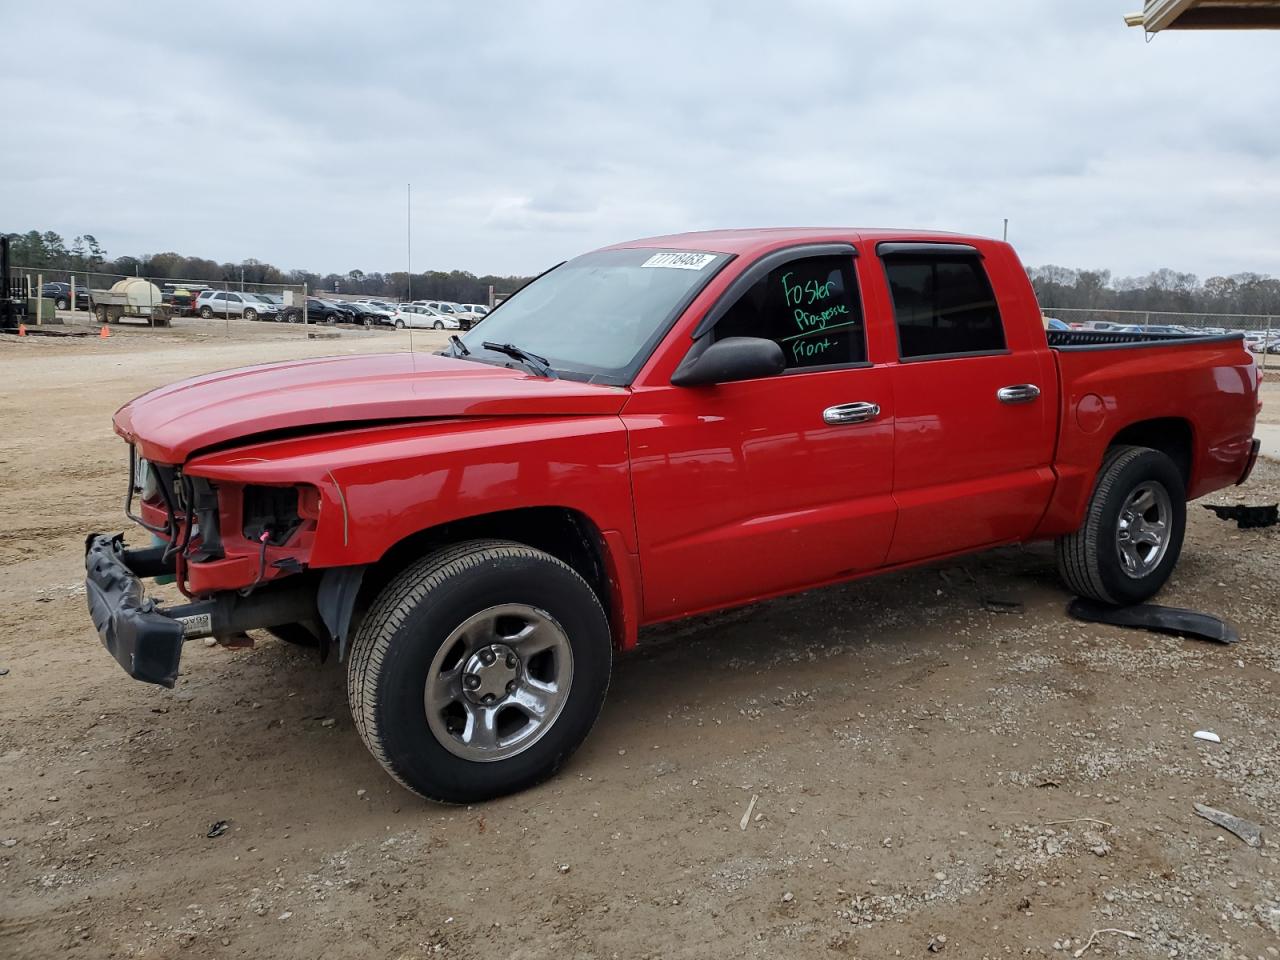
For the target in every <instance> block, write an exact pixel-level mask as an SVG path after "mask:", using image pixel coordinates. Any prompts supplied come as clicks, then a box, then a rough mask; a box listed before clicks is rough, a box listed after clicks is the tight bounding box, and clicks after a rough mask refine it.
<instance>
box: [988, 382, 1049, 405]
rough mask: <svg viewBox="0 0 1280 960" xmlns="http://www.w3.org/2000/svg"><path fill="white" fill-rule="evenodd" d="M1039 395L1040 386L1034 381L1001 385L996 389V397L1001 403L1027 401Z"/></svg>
mask: <svg viewBox="0 0 1280 960" xmlns="http://www.w3.org/2000/svg"><path fill="white" fill-rule="evenodd" d="M1038 396H1040V388H1039V387H1037V386H1036V385H1035V384H1034V383H1018V384H1014V385H1013V386H1012V387H1001V388H1000V389H999V390H997V391H996V399H998V400H999V401H1000V402H1001V403H1027V402H1028V401H1031V400H1034V399H1035V398H1036V397H1038Z"/></svg>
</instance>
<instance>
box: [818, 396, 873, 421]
mask: <svg viewBox="0 0 1280 960" xmlns="http://www.w3.org/2000/svg"><path fill="white" fill-rule="evenodd" d="M878 416H880V404H878V403H867V402H866V401H859V402H858V403H841V404H838V405H837V406H834V407H827V409H825V410H823V411H822V419H823V421H824V422H826V423H829V424H831V425H832V426H838V425H840V424H844V423H866V422H867V421H868V420H874V419H875V418H876V417H878Z"/></svg>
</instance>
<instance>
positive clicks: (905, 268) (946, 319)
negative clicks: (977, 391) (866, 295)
mask: <svg viewBox="0 0 1280 960" xmlns="http://www.w3.org/2000/svg"><path fill="white" fill-rule="evenodd" d="M884 269H885V274H886V276H887V278H888V281H889V292H890V293H891V295H892V296H893V317H894V322H895V323H896V324H897V328H898V352H899V355H900V356H901V358H902V359H904V360H910V359H923V358H926V357H949V356H957V355H964V354H980V353H1000V352H1002V351H1003V350H1004V349H1005V339H1004V325H1003V324H1002V323H1001V320H1000V310H999V307H998V306H997V304H996V298H995V293H994V292H993V291H992V289H991V282H990V280H988V279H987V274H986V271H985V270H984V269H983V267H982V260H981V259H980V258H979V257H977V256H976V255H967V254H951V253H946V254H914V253H895V254H892V255H889V256H886V257H884Z"/></svg>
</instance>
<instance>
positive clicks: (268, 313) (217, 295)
mask: <svg viewBox="0 0 1280 960" xmlns="http://www.w3.org/2000/svg"><path fill="white" fill-rule="evenodd" d="M195 307H196V312H197V313H199V314H200V316H201V317H203V318H204V319H206V320H212V319H213V318H214V317H240V318H242V319H244V320H258V319H263V320H274V319H276V313H277V310H276V306H275V304H274V303H271V302H270V301H263V300H259V299H258V297H257V296H256V295H255V294H252V293H242V292H240V291H238V290H201V291H200V293H199V294H198V295H197V296H196V303H195Z"/></svg>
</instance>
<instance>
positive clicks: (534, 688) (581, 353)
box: [86, 229, 1260, 802]
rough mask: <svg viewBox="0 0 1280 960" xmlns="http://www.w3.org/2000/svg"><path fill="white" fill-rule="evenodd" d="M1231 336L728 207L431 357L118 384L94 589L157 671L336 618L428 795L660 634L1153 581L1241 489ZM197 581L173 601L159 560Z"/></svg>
mask: <svg viewBox="0 0 1280 960" xmlns="http://www.w3.org/2000/svg"><path fill="white" fill-rule="evenodd" d="M1259 378H1260V375H1259V371H1258V368H1257V366H1256V364H1255V362H1254V360H1253V358H1252V357H1251V356H1250V355H1249V353H1248V352H1247V351H1246V350H1245V348H1244V344H1243V342H1242V340H1241V338H1240V337H1239V336H1185V335H1172V336H1170V335H1156V334H1142V333H1126V334H1114V333H1102V332H1093V331H1049V332H1046V330H1045V328H1044V324H1043V322H1042V317H1041V313H1040V309H1039V307H1038V306H1037V304H1036V299H1035V295H1034V293H1033V291H1032V288H1031V285H1030V283H1029V282H1028V280H1027V275H1026V272H1025V271H1024V269H1023V267H1022V265H1021V264H1020V263H1019V262H1018V259H1017V257H1016V255H1015V254H1014V252H1013V250H1012V249H1011V248H1010V247H1009V246H1008V245H1007V244H1004V243H1000V242H996V241H993V240H987V239H980V238H977V237H965V236H958V235H954V234H936V233H921V232H916V231H894V230H827V229H823V230H810V229H768V230H741V231H738V230H734V231H720V232H711V233H693V234H685V235H680V236H668V237H658V238H655V239H650V240H639V241H633V242H630V243H621V244H618V245H616V246H612V247H608V248H606V249H603V250H597V251H595V252H593V253H588V254H586V255H584V256H581V257H578V258H576V259H574V260H570V261H568V262H566V263H563V264H561V265H559V266H557V267H555V268H554V269H552V270H549V271H548V272H546V273H544V274H543V275H541V276H540V277H538V278H537V279H536V280H534V281H533V282H532V283H530V284H529V285H528V286H526V287H525V288H524V289H522V290H521V291H520V292H519V293H518V294H517V295H515V296H513V297H512V298H510V299H509V300H507V301H506V302H505V303H503V304H502V305H501V307H500V308H498V309H497V310H495V311H494V312H493V313H492V314H491V315H490V316H488V317H487V318H485V320H484V321H483V322H482V323H480V324H479V325H478V326H477V327H476V328H474V329H473V330H471V331H469V332H467V334H466V335H465V336H462V337H452V338H450V342H449V345H448V346H447V347H445V348H444V349H443V351H442V352H441V353H439V354H423V353H412V352H409V353H394V354H386V355H379V356H356V357H333V358H325V359H317V360H299V361H294V362H288V363H273V364H267V365H263V366H256V367H250V368H247V369H243V370H233V371H227V372H222V373H213V374H209V375H207V376H202V377H196V378H194V379H191V380H187V381H184V382H182V383H178V384H175V385H173V386H170V387H165V388H162V389H159V390H155V391H152V392H151V393H148V394H146V395H144V396H142V397H139V398H138V399H136V400H134V401H132V402H131V403H129V404H127V405H125V406H124V407H122V408H121V409H120V410H119V411H118V412H117V413H116V415H115V428H116V431H117V433H119V434H120V435H121V436H122V437H123V438H124V439H125V440H126V441H128V443H129V444H130V458H129V463H130V478H129V481H128V500H127V503H126V513H127V514H128V516H129V517H130V518H132V519H133V520H134V521H136V522H137V523H139V524H141V525H142V526H143V527H144V528H146V529H147V530H149V531H150V532H151V533H152V534H154V542H155V543H156V545H154V546H147V547H142V548H140V549H126V548H125V546H124V543H123V535H122V534H121V535H115V536H111V535H93V536H90V537H89V538H88V542H87V549H86V567H87V571H88V578H87V583H88V596H89V608H90V611H91V614H92V617H93V620H94V623H95V625H96V627H97V629H98V631H99V634H100V635H101V637H102V640H103V642H104V643H105V644H106V646H107V647H108V649H109V650H110V651H111V652H112V653H113V654H114V656H115V657H116V659H117V660H118V661H119V662H120V663H121V665H122V666H124V668H125V669H126V671H128V672H129V673H130V674H131V675H132V676H134V677H136V678H137V679H140V680H145V681H150V682H152V683H159V684H164V685H167V686H172V685H173V683H174V680H175V678H176V676H177V671H178V660H179V657H180V654H181V649H182V644H183V641H184V640H187V639H190V638H193V637H200V636H213V637H218V638H222V639H226V638H229V637H232V636H234V635H237V634H239V633H240V632H242V631H245V630H249V629H255V628H256V629H265V630H267V631H269V632H271V633H274V634H276V635H277V636H280V637H281V638H283V639H286V640H292V641H299V642H309V643H312V644H318V645H320V646H321V648H322V652H323V651H327V650H328V649H329V648H330V645H332V646H333V647H335V648H336V650H337V654H338V657H339V658H340V659H341V660H344V661H345V662H346V665H347V678H348V690H349V694H350V701H351V710H352V714H353V716H354V718H355V724H356V727H357V729H358V730H359V732H360V735H361V736H362V737H363V739H364V741H365V743H366V744H367V745H368V747H369V749H370V750H371V751H372V752H373V754H374V755H375V756H376V757H377V758H378V760H379V761H380V762H381V763H382V764H383V766H384V767H385V768H386V770H387V771H388V772H389V773H390V774H391V775H392V776H393V777H395V778H396V779H397V780H398V781H399V782H400V783H402V784H403V785H405V786H406V787H408V788H409V789H410V790H413V791H416V792H417V793H419V794H422V795H423V796H426V797H431V798H437V799H442V800H448V801H459V802H461V801H473V800H479V799H483V798H486V797H492V796H495V795H497V794H500V793H504V792H508V791H512V790H518V789H521V788H523V787H527V786H529V785H531V784H534V783H536V782H538V781H540V780H542V779H543V778H545V777H547V776H549V775H550V774H552V773H553V772H554V771H555V770H556V768H557V767H558V766H559V765H560V764H561V763H562V762H563V761H564V759H565V758H566V757H567V756H569V754H570V753H571V752H572V751H573V750H574V749H575V748H576V747H577V746H578V744H579V743H581V741H582V740H583V739H584V738H585V737H586V735H587V733H588V731H589V730H590V728H591V725H592V723H593V722H594V721H595V719H596V716H597V714H598V712H599V710H600V707H601V704H602V702H603V700H604V696H605V690H606V688H607V686H608V682H609V675H610V669H611V663H612V657H613V655H614V653H615V652H617V651H625V650H627V649H628V648H630V647H631V646H632V645H634V644H635V642H636V634H637V631H638V629H639V628H640V627H641V626H644V625H647V624H652V623H657V622H660V621H664V620H671V619H673V618H677V617H685V616H688V615H690V614H695V613H700V612H703V611H708V610H716V609H720V608H724V607H729V606H733V605H737V604H745V603H750V602H752V601H754V600H759V599H761V598H764V597H771V596H776V595H779V594H784V593H789V592H793V591H800V590H805V589H808V588H811V587H815V586H819V585H822V584H828V583H833V582H836V581H841V580H849V579H853V578H857V577H862V576H867V575H869V574H873V573H878V572H881V571H887V570H896V569H901V568H903V567H907V566H911V565H915V564H921V563H927V562H930V561H935V560H938V559H941V558H946V557H952V556H955V555H957V554H963V553H969V552H971V551H975V550H982V549H985V548H988V547H993V546H996V545H1000V544H1011V543H1020V542H1025V541H1030V540H1048V539H1054V540H1056V542H1057V556H1058V564H1059V567H1060V569H1061V572H1062V576H1063V579H1064V580H1065V581H1066V584H1067V586H1068V588H1069V589H1070V590H1072V591H1074V592H1075V593H1078V594H1082V595H1085V596H1089V597H1092V598H1094V599H1097V600H1100V601H1103V602H1107V603H1112V604H1128V603H1133V602H1137V601H1141V600H1145V599H1146V598H1148V597H1150V596H1152V595H1153V594H1154V593H1156V591H1157V590H1159V589H1160V587H1161V586H1162V585H1163V584H1164V582H1165V580H1166V579H1167V578H1168V577H1169V574H1170V572H1171V571H1172V569H1173V566H1174V564H1175V563H1176V562H1177V559H1178V554H1179V551H1180V549H1181V546H1182V538H1183V531H1184V529H1185V520H1186V502H1187V500H1189V499H1193V498H1196V497H1200V496H1203V495H1204V494H1206V493H1208V492H1210V491H1212V490H1217V489H1219V488H1222V487H1226V486H1229V485H1231V484H1237V483H1243V482H1244V481H1245V479H1246V478H1247V477H1248V475H1249V471H1250V469H1251V468H1252V466H1253V462H1254V460H1255V458H1256V456H1257V450H1258V444H1257V442H1256V441H1254V439H1253V427H1254V420H1255V417H1256V414H1257V411H1258V406H1259V402H1258V384H1259ZM162 575H163V576H173V577H176V579H177V582H178V585H179V587H180V588H181V589H182V591H183V593H184V594H185V595H186V596H187V597H188V599H189V600H190V602H189V603H184V604H179V605H169V606H161V605H159V604H157V603H155V602H154V601H152V600H149V599H147V598H146V596H145V594H144V591H143V587H142V580H143V579H145V578H148V577H157V576H162Z"/></svg>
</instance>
